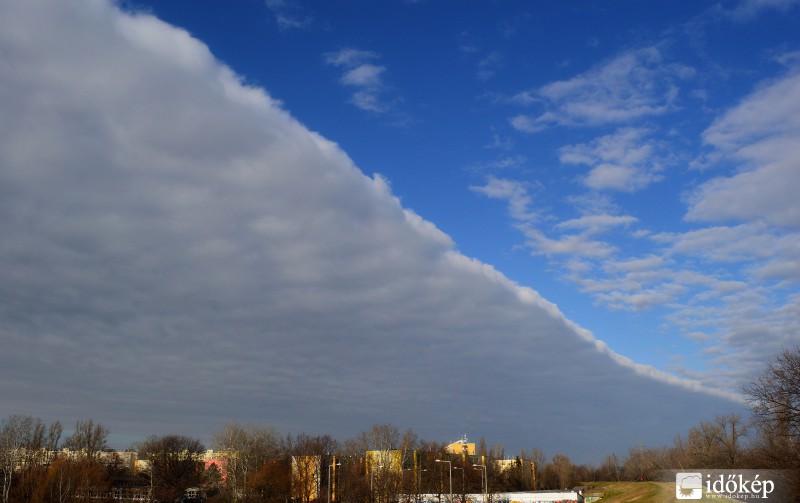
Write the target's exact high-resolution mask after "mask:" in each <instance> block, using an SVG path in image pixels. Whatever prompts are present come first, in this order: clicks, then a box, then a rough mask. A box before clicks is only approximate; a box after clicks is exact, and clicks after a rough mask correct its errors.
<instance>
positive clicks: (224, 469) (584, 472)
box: [0, 347, 800, 503]
mask: <svg viewBox="0 0 800 503" xmlns="http://www.w3.org/2000/svg"><path fill="white" fill-rule="evenodd" d="M743 391H744V394H745V396H746V397H747V400H748V402H749V404H750V407H751V411H752V414H751V417H750V418H749V419H748V420H745V419H743V418H742V417H741V416H739V415H736V414H721V415H718V416H717V417H715V418H713V419H709V420H706V421H702V422H701V423H700V424H698V425H696V426H695V427H693V428H691V429H690V430H689V431H688V432H686V433H685V434H683V435H678V436H676V437H675V439H674V441H673V444H672V445H670V446H662V447H647V448H645V447H644V446H641V445H638V446H632V447H630V449H629V450H628V453H627V455H619V454H609V455H608V456H607V457H606V458H605V459H604V460H603V462H602V463H601V464H600V465H599V466H593V465H577V464H574V463H572V461H571V460H570V459H569V457H567V456H565V455H563V454H556V455H554V456H552V458H550V459H549V460H547V459H546V456H545V455H544V453H543V452H542V451H541V450H540V449H538V448H533V449H530V450H527V451H526V450H522V451H520V452H519V453H518V454H516V455H515V456H511V457H509V456H507V455H506V453H505V449H504V448H503V446H502V444H496V445H491V446H487V444H486V441H485V440H484V439H481V440H480V441H479V442H478V444H477V446H476V449H475V453H474V455H470V456H467V455H466V454H458V453H453V452H451V450H449V449H448V447H447V445H446V444H443V443H438V442H434V441H425V440H421V439H419V438H418V437H417V435H416V434H415V433H414V431H413V430H411V429H408V430H406V431H405V432H401V431H400V429H399V428H397V427H396V426H394V425H392V424H376V425H373V426H372V427H371V428H369V429H368V430H366V431H364V432H362V433H360V434H359V435H357V436H356V437H355V438H352V439H347V440H344V441H338V440H336V439H334V438H332V437H331V436H330V435H308V434H305V433H301V434H297V435H291V434H288V435H284V434H281V433H279V432H278V431H277V430H275V429H274V428H272V427H270V426H260V425H245V424H240V423H235V422H234V423H228V424H226V425H225V426H224V428H223V429H222V431H220V432H218V433H217V434H215V435H214V437H213V448H214V449H215V450H216V451H218V453H220V458H219V459H221V460H223V461H221V462H217V463H215V464H208V463H206V462H205V460H204V457H203V455H204V453H205V452H206V446H205V445H204V444H203V443H202V442H201V441H200V440H198V439H196V438H192V437H188V436H184V435H179V434H175V435H164V436H151V437H149V438H147V439H146V440H144V441H142V442H139V443H136V444H135V445H132V446H131V448H130V449H129V451H128V452H115V451H110V450H109V449H108V445H107V440H108V436H109V433H110V430H109V429H108V428H107V427H106V426H105V425H102V424H98V423H95V422H94V421H93V420H91V419H88V420H79V421H77V423H76V424H75V428H74V432H73V433H72V434H71V435H70V436H68V437H66V438H63V439H62V436H63V431H64V428H63V426H62V425H61V424H60V423H59V422H58V421H54V422H52V423H50V424H49V425H48V424H45V423H44V422H43V421H42V420H41V419H39V418H35V417H32V416H23V415H11V416H8V417H6V418H5V419H3V420H2V429H0V474H2V500H0V503H29V502H30V503H70V502H87V503H88V502H89V501H93V502H98V501H104V500H107V501H111V500H112V499H113V497H114V496H115V495H116V496H117V497H120V496H121V495H127V496H128V497H129V498H131V499H134V498H136V497H138V498H139V499H140V500H141V501H159V502H166V503H173V502H175V501H179V500H181V499H184V500H185V499H186V498H187V497H199V496H200V495H202V498H203V499H206V498H207V499H208V500H210V501H212V502H217V501H218V502H220V503H223V502H231V503H250V502H252V503H256V502H260V503H288V502H290V501H291V502H295V503H309V502H311V501H315V500H319V501H332V502H342V503H405V502H406V501H407V502H409V503H410V502H411V501H419V500H420V495H422V494H427V495H434V496H435V498H437V499H438V501H442V502H444V501H447V499H448V498H449V493H450V491H451V490H452V492H453V494H454V495H456V496H455V499H456V500H457V501H466V500H467V496H466V495H468V494H480V493H486V494H487V496H488V498H489V500H490V501H492V500H493V499H495V498H493V495H494V494H497V493H502V492H510V491H526V490H541V489H566V488H569V487H573V486H575V485H578V484H581V483H591V482H594V481H623V480H634V481H645V480H654V479H655V477H656V476H657V472H658V470H660V469H670V470H682V471H687V470H702V469H782V470H787V472H786V473H788V474H789V477H790V478H791V482H792V483H794V484H795V486H794V489H795V494H800V347H797V348H794V349H785V350H783V351H782V352H781V354H779V355H778V356H777V357H776V358H775V359H774V360H773V361H772V362H770V363H769V365H768V366H767V368H766V370H765V371H764V373H763V374H762V375H760V376H758V377H757V378H755V379H754V380H753V381H752V382H751V383H750V384H749V385H748V386H746V387H745V388H744V390H743ZM64 449H68V451H64ZM133 453H135V456H136V458H137V459H139V460H142V461H145V462H146V469H139V470H137V469H136V467H135V466H132V465H131V463H130V462H129V460H130V458H126V457H125V456H126V455H127V454H131V455H133ZM368 453H372V454H369V455H368ZM126 459H127V460H126ZM207 465H208V466H207ZM188 488H198V489H199V491H200V492H199V493H196V494H192V495H189V494H188V493H187V489H188ZM451 488H452V489H451Z"/></svg>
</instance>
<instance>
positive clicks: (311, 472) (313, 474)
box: [292, 456, 322, 502]
mask: <svg viewBox="0 0 800 503" xmlns="http://www.w3.org/2000/svg"><path fill="white" fill-rule="evenodd" d="M321 470H322V457H321V456H292V498H294V499H296V500H299V501H302V502H308V501H316V500H317V499H319V488H320V482H321Z"/></svg>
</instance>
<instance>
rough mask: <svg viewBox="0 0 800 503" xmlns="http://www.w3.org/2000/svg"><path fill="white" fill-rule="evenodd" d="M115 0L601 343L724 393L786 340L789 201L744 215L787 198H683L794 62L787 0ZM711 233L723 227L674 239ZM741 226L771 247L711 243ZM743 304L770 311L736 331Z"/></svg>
mask: <svg viewBox="0 0 800 503" xmlns="http://www.w3.org/2000/svg"><path fill="white" fill-rule="evenodd" d="M130 5H131V6H132V7H134V8H137V9H144V10H147V11H150V12H152V13H153V14H155V15H157V16H160V17H162V18H163V19H165V20H167V21H169V22H172V23H174V24H176V25H177V26H181V27H183V28H185V29H187V30H188V31H189V32H190V33H192V34H193V35H195V36H197V37H198V38H200V39H201V40H203V41H204V42H205V43H207V44H208V45H209V48H210V49H211V51H212V52H213V53H214V54H215V55H216V56H217V57H219V58H220V59H221V60H223V61H225V62H226V63H227V64H228V65H230V66H231V67H232V68H233V69H234V70H235V71H236V72H238V73H239V74H241V75H243V76H244V78H245V79H246V82H248V83H249V84H252V85H257V86H261V87H264V88H265V89H267V90H268V91H269V92H270V94H271V96H273V97H274V98H276V99H278V100H280V101H281V102H282V103H283V104H284V106H285V108H286V109H287V110H288V111H290V112H291V113H292V115H294V116H295V117H296V118H297V119H298V120H299V121H301V122H302V123H303V124H305V125H306V126H307V127H309V128H310V129H312V130H314V131H317V132H319V133H321V134H323V135H324V136H325V137H326V138H329V139H331V140H332V141H335V142H336V143H338V144H339V145H340V146H341V147H342V149H344V150H345V152H347V153H348V155H349V156H351V157H352V158H353V160H354V162H355V163H356V164H357V165H358V166H359V168H360V169H361V170H362V171H364V172H365V173H366V174H368V175H370V174H372V173H380V174H381V175H382V176H384V177H385V178H386V179H387V180H388V182H389V183H390V184H391V186H392V190H393V192H394V194H395V195H397V196H398V197H399V198H400V199H401V201H402V203H403V205H404V206H406V207H408V208H410V209H412V210H414V211H415V212H416V213H418V214H419V215H421V216H422V217H423V218H425V219H427V220H430V221H431V222H433V223H434V224H435V225H437V227H439V228H440V229H441V230H442V231H444V232H446V233H447V234H449V235H450V236H451V237H452V238H453V240H454V241H455V244H456V246H457V248H458V249H459V250H460V251H461V252H463V253H464V254H466V255H468V256H470V257H475V258H478V259H479V260H481V261H484V262H486V263H489V264H492V265H493V266H495V267H497V268H498V269H499V270H500V271H502V272H503V273H505V274H506V275H508V276H509V277H510V278H512V279H513V280H515V281H517V282H519V283H521V284H523V285H527V286H531V287H533V288H535V289H536V290H538V291H539V292H540V293H542V294H543V295H544V296H545V297H546V298H547V299H549V300H551V301H553V302H555V303H556V304H557V305H558V306H559V307H560V308H561V309H562V310H563V311H564V312H565V313H566V314H567V315H568V316H569V317H570V318H571V319H572V320H574V321H576V322H578V323H579V324H581V325H582V326H584V327H587V328H589V329H590V330H592V331H593V332H594V334H595V335H596V336H597V337H598V338H601V339H602V340H604V341H606V342H608V343H609V344H610V345H611V346H612V347H613V348H614V349H615V350H616V351H619V352H620V353H622V354H624V355H626V356H629V357H631V358H633V359H634V360H636V361H638V362H641V363H646V364H651V365H654V366H656V367H657V368H660V369H664V370H667V371H670V372H674V373H678V374H679V375H687V376H691V377H693V378H696V377H699V375H698V374H701V375H702V376H703V378H704V379H708V380H709V382H713V383H714V384H715V385H718V386H728V387H730V388H731V389H734V390H736V388H737V387H738V385H739V384H740V383H739V382H731V381H730V379H729V378H730V377H731V371H733V373H735V374H736V375H741V374H742V370H743V367H742V366H743V365H744V370H745V375H748V374H749V373H750V372H752V371H757V370H758V368H759V367H760V366H761V365H763V362H764V359H765V357H768V356H769V355H770V354H772V353H774V352H775V351H776V350H777V348H779V347H780V345H781V344H787V343H791V342H792V341H793V340H794V341H796V340H797V336H796V333H797V323H798V320H797V308H796V307H793V306H795V305H796V301H797V297H796V295H797V282H796V281H797V278H798V270H797V267H796V266H794V267H792V265H791V264H790V262H793V261H795V259H796V257H797V252H798V243H797V239H796V238H797V234H796V233H795V232H796V224H797V220H796V216H795V217H790V216H787V218H786V221H785V222H784V221H779V222H770V221H769V218H765V217H768V215H765V214H764V212H768V211H782V208H781V207H780V206H781V205H791V204H794V203H793V202H792V201H790V200H786V201H776V202H775V204H776V205H777V206H778V208H772V209H770V208H763V209H762V208H759V207H754V208H752V211H747V212H744V213H742V212H736V211H726V210H724V209H720V210H719V211H713V209H703V208H702V207H700V208H699V209H697V210H696V211H695V212H692V208H697V206H696V205H693V201H696V200H697V199H698V198H699V199H702V197H703V193H704V190H706V189H709V188H710V187H711V185H709V184H710V183H712V182H711V181H712V180H719V181H722V180H725V179H729V180H732V179H734V177H735V176H736V175H737V174H741V173H742V172H743V171H747V170H752V169H754V168H753V167H752V166H748V165H747V162H746V160H742V159H737V158H736V156H735V151H736V149H739V148H742V147H743V146H745V144H746V142H747V141H750V140H751V139H750V138H749V137H744V138H741V139H738V138H737V139H736V140H737V141H736V142H735V144H734V145H732V146H731V147H730V148H727V150H725V149H723V148H721V147H723V146H722V145H718V144H716V143H715V142H714V141H713V140H712V139H710V138H709V136H710V131H712V129H711V128H712V127H713V126H714V124H715V122H716V123H719V121H721V120H722V119H723V118H724V117H725V116H726V113H730V112H731V111H732V110H735V109H736V107H737V106H740V105H742V103H743V102H746V101H747V100H748V98H750V99H752V98H753V96H754V94H755V93H756V92H757V90H758V89H759V88H763V87H765V86H769V85H770V84H771V83H774V82H775V81H776V80H780V79H788V78H791V76H792V75H793V74H794V72H795V71H796V69H797V57H798V56H797V53H796V52H795V51H797V50H798V42H800V40H798V39H800V37H799V36H798V35H797V33H796V32H797V29H796V28H797V23H798V9H797V7H796V5H795V3H794V2H727V3H724V2H723V3H719V2H671V3H669V4H653V3H643V2H613V3H612V2H570V3H567V4H564V3H563V2H537V3H536V4H531V3H529V2H466V3H459V4H455V3H452V2H439V1H423V2H403V1H395V2H354V3H347V4H342V3H337V2H323V3H315V2H290V1H285V2H284V1H274V2H269V1H266V2H257V1H249V2H234V3H232V4H228V5H225V6H224V7H222V6H220V5H219V4H217V3H215V2H200V3H198V2H185V1H184V2H180V1H178V2H174V1H170V2H134V3H131V4H130ZM753 127H754V128H755V127H756V126H755V125H754V126H753ZM770 132H771V131H770ZM745 134H750V133H747V132H744V133H742V135H745ZM752 134H753V135H761V134H765V133H763V132H761V131H755V132H753V133H752ZM724 147H727V145H725V146H724ZM786 174H787V175H790V176H791V175H794V176H795V177H796V175H797V168H796V167H792V168H787V172H786ZM778 183H780V182H778ZM771 189H772V188H771V187H765V188H764V192H768V191H770V190H771ZM753 190H756V191H758V190H759V189H758V188H754V189H753ZM720 197H725V198H730V200H731V201H730V204H737V203H736V202H735V201H734V198H736V197H737V193H736V192H734V191H733V190H731V192H730V193H724V194H721V195H720ZM764 197H765V198H769V196H768V195H765V196H764ZM744 204H754V203H750V202H745V203H744ZM515 205H516V209H515V207H514V206H515ZM515 213H516V214H515ZM786 213H787V214H791V213H792V211H791V209H790V208H787V209H786ZM765 219H766V220H767V222H765V227H764V228H760V229H751V228H748V227H749V226H752V225H759V223H763V222H764V220H765ZM778 220H780V219H778ZM775 223H777V224H779V225H775V226H773V225H772V224H775ZM742 226H744V228H743V227H742ZM712 232H714V233H720V234H721V233H725V232H728V234H729V235H728V236H721V237H719V239H720V240H722V243H720V242H718V241H717V238H715V237H709V238H708V241H707V242H706V243H697V244H696V245H694V246H690V245H685V246H684V248H686V249H687V251H686V252H684V253H681V252H678V251H676V250H675V247H676V246H678V244H677V243H678V241H680V242H682V243H683V242H684V240H693V241H699V236H700V235H705V234H707V233H712ZM692 233H696V234H692ZM753 233H754V234H753ZM695 235H696V236H698V237H693V236H695ZM748 237H750V238H753V239H759V238H764V239H766V240H767V241H766V242H765V243H764V245H765V246H767V247H769V248H773V247H774V246H775V245H774V244H772V240H773V239H778V240H781V241H783V242H784V244H785V246H786V248H784V249H783V250H782V251H781V250H775V251H774V252H772V253H765V252H764V251H763V250H750V249H744V248H742V249H740V250H730V253H729V254H728V253H726V254H724V256H719V257H714V256H713V254H712V249H719V247H720V246H725V245H726V244H728V243H730V240H740V239H744V240H747V239H748ZM708 246H710V247H711V248H712V249H708V248H707V247H708ZM777 263H782V264H783V265H784V266H786V267H785V268H784V269H785V270H784V271H782V272H781V273H777V277H773V276H772V275H770V276H769V277H768V278H764V279H762V278H761V277H759V274H758V272H757V271H756V270H757V269H759V268H762V267H767V266H769V265H771V264H772V265H774V264H777ZM776 267H777V266H776ZM720 289H722V291H721V290H720ZM753 290H758V294H755V293H754V295H758V299H757V300H756V299H751V300H747V301H746V300H744V299H742V295H744V293H745V292H746V291H753ZM742 301H744V302H748V305H749V306H750V308H751V309H754V310H755V312H756V313H759V314H758V316H759V317H763V315H764V314H766V313H774V312H775V311H776V310H778V309H780V308H781V307H784V308H786V310H788V311H790V312H789V313H787V316H786V317H785V318H784V319H781V320H778V321H776V322H775V323H774V324H770V325H764V324H758V323H755V325H756V326H754V327H752V330H754V331H755V332H756V333H755V334H754V335H753V336H752V337H751V338H750V340H751V341H752V342H753V343H754V344H753V345H752V346H751V345H749V344H745V345H744V346H742V347H735V346H732V345H730V344H728V343H727V341H728V338H729V337H731V335H732V332H733V331H734V329H733V328H732V327H731V325H733V326H734V327H735V326H737V325H740V321H741V320H739V314H740V313H741V308H740V305H739V302H742ZM703 309H711V310H712V311H713V314H709V315H699V314H695V313H697V312H698V310H703ZM696 316H700V317H701V320H698V321H697V322H696V323H687V320H688V319H693V318H695V317H696ZM754 350H755V351H754ZM731 359H732V361H731ZM720 371H722V372H724V373H725V376H724V377H722V376H720V374H719V372H720Z"/></svg>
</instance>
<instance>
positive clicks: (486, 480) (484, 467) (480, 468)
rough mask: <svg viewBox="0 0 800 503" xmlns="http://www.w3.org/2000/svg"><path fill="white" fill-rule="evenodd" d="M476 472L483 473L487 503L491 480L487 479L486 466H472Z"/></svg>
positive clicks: (484, 496) (484, 499)
mask: <svg viewBox="0 0 800 503" xmlns="http://www.w3.org/2000/svg"><path fill="white" fill-rule="evenodd" d="M472 466H473V467H474V468H475V469H476V470H482V471H483V484H481V485H482V486H483V503H486V499H487V498H488V497H489V479H488V478H487V477H486V465H472Z"/></svg>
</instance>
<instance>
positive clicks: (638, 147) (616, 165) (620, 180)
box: [559, 128, 663, 192]
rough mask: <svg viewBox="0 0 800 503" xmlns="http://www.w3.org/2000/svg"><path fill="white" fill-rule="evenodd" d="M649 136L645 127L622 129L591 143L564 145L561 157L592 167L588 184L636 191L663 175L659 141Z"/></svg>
mask: <svg viewBox="0 0 800 503" xmlns="http://www.w3.org/2000/svg"><path fill="white" fill-rule="evenodd" d="M646 135H647V130H644V129H636V128H625V129H620V130H618V131H617V132H615V133H613V134H610V135H606V136H602V137H600V138H596V139H595V140H593V141H592V142H591V143H589V144H579V145H569V146H565V147H562V148H561V150H560V152H559V160H560V161H561V162H562V163H564V164H577V165H586V166H589V167H590V168H591V169H590V170H589V173H587V174H586V176H585V177H584V178H583V179H582V182H583V184H584V185H585V186H586V187H589V188H591V189H595V190H618V191H623V192H635V191H637V190H641V189H643V188H646V187H647V186H648V185H650V184H652V183H653V182H656V181H658V180H661V178H662V174H661V173H660V172H661V170H662V169H663V164H662V162H661V161H660V160H659V158H658V156H657V154H656V143H655V142H654V141H647V140H646V139H645V136H646Z"/></svg>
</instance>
